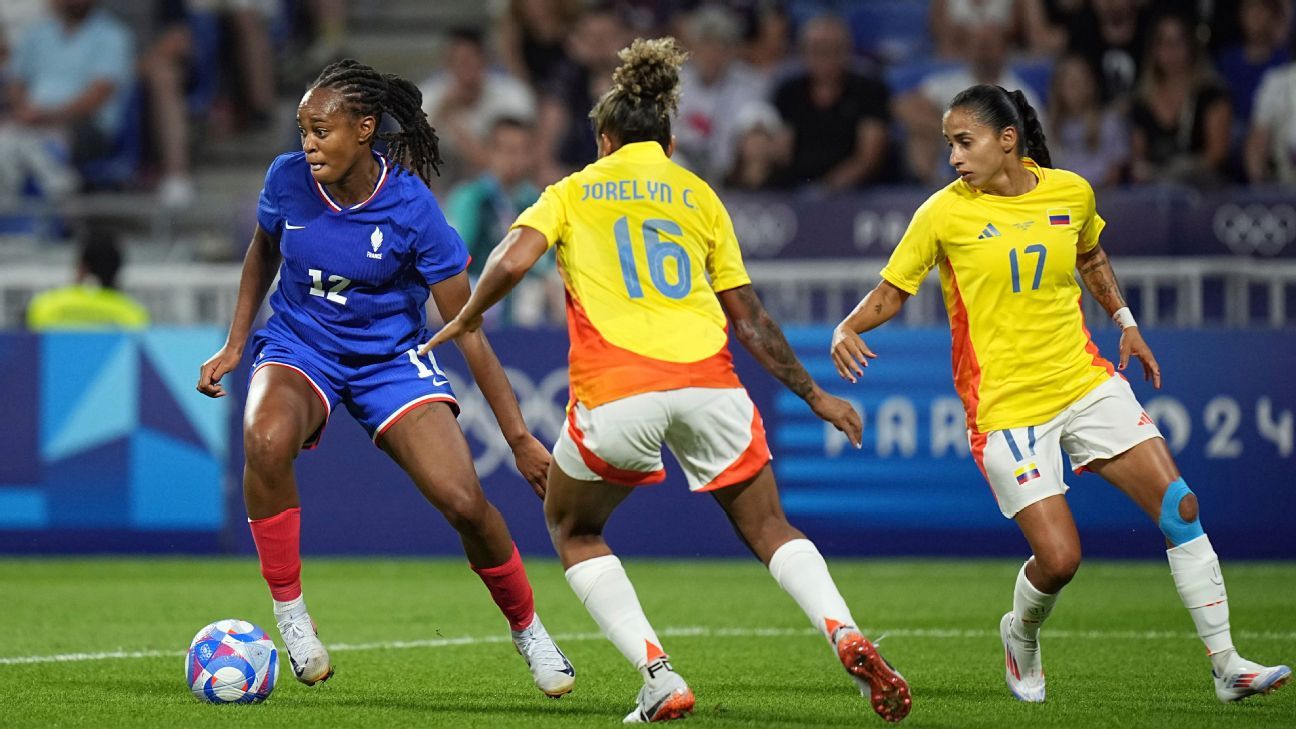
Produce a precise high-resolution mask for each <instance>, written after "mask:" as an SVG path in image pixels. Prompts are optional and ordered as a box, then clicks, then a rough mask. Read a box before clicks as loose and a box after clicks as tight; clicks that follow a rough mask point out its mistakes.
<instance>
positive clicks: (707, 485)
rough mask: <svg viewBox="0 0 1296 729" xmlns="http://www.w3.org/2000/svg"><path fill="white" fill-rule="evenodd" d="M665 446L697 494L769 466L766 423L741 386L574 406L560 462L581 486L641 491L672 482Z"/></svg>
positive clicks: (558, 448) (557, 455)
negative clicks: (594, 484)
mask: <svg viewBox="0 0 1296 729" xmlns="http://www.w3.org/2000/svg"><path fill="white" fill-rule="evenodd" d="M663 444H665V445H666V447H668V448H670V450H671V453H674V454H675V458H676V459H677V460H678V461H679V462H680V466H682V467H683V468H684V475H685V476H687V477H688V485H689V490H691V491H711V490H713V489H718V488H722V487H725V486H729V485H732V484H735V483H739V482H741V481H746V480H748V479H750V478H751V477H753V476H755V475H756V474H757V473H759V472H760V470H761V469H762V468H764V467H765V464H766V463H769V461H770V451H769V445H768V444H767V443H766V441H765V425H764V423H763V422H762V421H761V416H760V413H759V412H758V411H757V410H756V405H755V403H753V402H752V401H751V397H749V396H748V395H747V391H746V390H745V389H743V388H741V387H739V388H733V389H730V388H714V387H687V388H683V389H680V390H666V391H664V392H645V393H642V394H639V395H632V396H630V397H627V398H622V399H620V400H614V401H612V402H610V403H606V404H603V405H600V406H598V407H596V408H594V409H592V410H591V409H590V408H587V407H585V406H584V405H582V404H580V403H574V404H573V405H572V406H571V407H570V408H569V409H568V411H567V427H566V428H563V431H562V434H561V435H559V436H558V442H557V443H556V444H555V445H554V461H555V462H557V464H558V467H559V468H561V469H562V470H563V473H566V474H567V475H568V476H571V477H572V478H574V479H577V480H579V481H607V482H609V483H615V484H620V485H622V486H642V485H646V484H651V483H658V482H660V481H662V480H663V479H664V478H666V469H665V468H664V467H663V466H662V454H661V449H662V445H663Z"/></svg>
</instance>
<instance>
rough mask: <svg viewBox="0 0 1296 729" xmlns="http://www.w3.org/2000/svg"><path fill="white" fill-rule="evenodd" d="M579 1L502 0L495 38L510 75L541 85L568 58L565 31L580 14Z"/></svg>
mask: <svg viewBox="0 0 1296 729" xmlns="http://www.w3.org/2000/svg"><path fill="white" fill-rule="evenodd" d="M580 9H581V3H580V1H579V0H505V2H504V6H503V8H502V10H501V12H500V13H499V14H498V15H497V17H496V21H495V40H496V44H497V46H498V47H499V53H500V58H501V60H502V61H503V62H504V67H505V68H507V69H508V71H509V73H511V74H513V76H515V77H517V78H520V79H522V80H523V81H526V82H527V83H529V84H531V86H532V88H538V87H540V86H541V85H543V84H544V83H545V82H546V80H547V79H551V78H553V75H554V74H555V73H556V72H557V71H558V69H559V67H561V66H562V65H563V64H564V63H566V62H567V61H568V58H567V49H566V42H567V34H568V33H570V32H571V29H572V26H573V25H574V24H575V22H576V19H577V18H579V17H580Z"/></svg>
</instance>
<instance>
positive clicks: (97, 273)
mask: <svg viewBox="0 0 1296 729" xmlns="http://www.w3.org/2000/svg"><path fill="white" fill-rule="evenodd" d="M121 264H122V256H121V250H120V248H119V247H118V245H117V238H116V236H115V235H114V234H112V233H110V232H108V231H107V230H103V229H94V230H92V231H91V232H90V233H88V234H87V235H86V236H85V240H84V242H83V243H82V245H81V252H80V256H79V257H78V259H77V270H76V283H74V284H72V285H71V286H65V287H63V288H58V289H53V290H51V291H45V292H43V293H40V294H37V295H36V296H35V297H34V298H32V301H31V304H30V305H29V306H28V307H27V328H29V329H31V330H32V331H51V330H76V329H89V330H102V329H143V328H144V327H146V326H148V323H149V315H148V312H147V311H145V309H144V307H142V306H140V305H139V303H137V302H136V301H135V300H134V299H132V298H131V297H130V296H127V295H126V294H124V293H122V292H121V291H119V290H117V272H118V271H119V270H120V269H121Z"/></svg>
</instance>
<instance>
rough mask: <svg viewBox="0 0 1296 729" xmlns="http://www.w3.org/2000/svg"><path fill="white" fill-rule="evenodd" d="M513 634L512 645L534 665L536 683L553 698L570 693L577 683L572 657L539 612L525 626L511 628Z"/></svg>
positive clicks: (533, 675) (528, 664)
mask: <svg viewBox="0 0 1296 729" xmlns="http://www.w3.org/2000/svg"><path fill="white" fill-rule="evenodd" d="M509 632H510V633H511V634H512V635H513V645H515V646H517V651H518V653H521V654H522V657H523V658H525V659H526V662H527V666H528V667H530V669H531V676H532V677H533V678H534V679H535V685H536V687H537V688H539V689H540V690H541V691H543V692H544V693H545V695H546V696H548V697H549V698H551V699H557V698H561V697H562V696H563V695H565V694H569V693H571V690H572V688H574V687H575V686H576V669H574V668H572V664H571V661H569V660H567V656H565V655H563V652H562V651H561V650H559V649H558V644H557V643H554V640H553V638H551V637H549V631H547V630H545V627H544V623H541V622H540V616H539V615H536V616H534V617H533V618H532V619H531V624H530V625H529V626H527V627H526V628H525V629H524V630H513V631H509Z"/></svg>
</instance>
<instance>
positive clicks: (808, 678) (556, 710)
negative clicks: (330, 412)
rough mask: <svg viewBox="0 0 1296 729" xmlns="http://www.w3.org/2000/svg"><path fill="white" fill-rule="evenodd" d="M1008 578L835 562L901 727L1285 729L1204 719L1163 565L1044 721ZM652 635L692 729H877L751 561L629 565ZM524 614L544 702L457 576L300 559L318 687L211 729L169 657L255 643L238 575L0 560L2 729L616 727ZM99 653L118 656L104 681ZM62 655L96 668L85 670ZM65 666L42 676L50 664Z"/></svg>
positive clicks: (1108, 608) (1058, 631)
mask: <svg viewBox="0 0 1296 729" xmlns="http://www.w3.org/2000/svg"><path fill="white" fill-rule="evenodd" d="M1018 564H1019V563H1017V562H1011V561H919V560H875V561H849V560H840V559H837V560H830V567H831V568H832V570H833V573H834V575H835V577H836V578H837V582H838V584H839V585H840V586H841V587H842V591H843V592H844V593H845V595H846V598H847V600H848V602H849V603H850V604H851V607H852V609H853V611H854V613H855V616H856V618H857V620H859V621H860V623H861V624H862V626H863V627H865V628H866V630H867V631H868V632H869V633H870V634H871V635H873V636H874V637H876V636H878V635H880V634H882V633H886V634H887V637H886V639H885V640H884V641H883V642H882V645H881V647H882V650H883V653H884V654H885V655H886V656H887V657H888V659H890V660H891V661H892V662H893V663H894V664H895V665H896V666H897V667H898V668H899V669H900V670H901V671H903V672H904V673H905V675H906V676H907V677H908V679H909V680H910V682H911V684H912V686H913V695H914V709H913V713H912V714H911V715H910V716H909V719H908V720H907V721H906V722H905V724H904V725H905V726H910V727H996V728H1000V727H1029V728H1031V729H1036V728H1041V729H1042V728H1045V727H1173V728H1174V729H1189V728H1191V727H1211V728H1214V727H1248V728H1253V727H1294V726H1296V686H1289V687H1286V688H1284V689H1283V690H1280V691H1278V692H1277V693H1274V694H1272V695H1269V696H1261V697H1255V698H1252V699H1249V700H1247V701H1245V702H1242V703H1240V704H1234V705H1227V706H1226V705H1222V704H1220V703H1219V702H1217V701H1216V699H1215V696H1214V693H1213V691H1212V690H1211V682H1210V673H1209V664H1208V662H1207V661H1206V659H1205V657H1204V655H1203V650H1202V648H1201V646H1200V644H1199V642H1198V641H1197V639H1196V637H1195V636H1194V635H1193V634H1192V627H1191V622H1190V620H1189V618H1188V616H1187V615H1186V614H1185V613H1184V611H1183V609H1182V607H1180V605H1179V600H1178V598H1177V597H1176V596H1175V594H1174V588H1173V586H1172V584H1171V582H1170V577H1169V575H1168V571H1167V567H1166V565H1165V564H1164V563H1157V562H1146V563H1120V562H1094V563H1087V564H1085V565H1084V566H1083V567H1082V568H1081V570H1080V573H1079V575H1078V576H1077V578H1076V581H1075V582H1074V583H1073V584H1072V585H1071V587H1069V588H1068V589H1067V591H1066V593H1065V594H1064V595H1063V597H1062V599H1061V600H1060V602H1059V603H1058V606H1057V609H1056V611H1055V612H1054V614H1053V618H1052V619H1051V620H1050V621H1049V624H1048V626H1047V627H1046V628H1045V630H1044V633H1043V634H1042V640H1043V650H1044V658H1045V665H1046V667H1047V671H1048V680H1049V700H1048V703H1046V704H1043V705H1024V704H1020V703H1018V702H1016V701H1015V700H1013V699H1012V698H1011V697H1010V695H1009V694H1008V691H1007V689H1006V688H1005V687H1004V683H1003V664H1002V659H1001V652H1000V648H999V641H998V624H999V616H1000V615H1001V614H1002V613H1003V612H1004V610H1005V609H1007V607H1008V606H1009V603H1010V600H1011V593H1010V590H1011V586H1012V581H1013V578H1014V575H1015V573H1016V570H1017V567H1018ZM626 566H627V570H628V572H629V574H630V577H631V579H632V580H633V581H634V582H635V586H636V588H637V589H638V592H639V595H640V598H641V600H642V601H643V604H644V608H645V610H646V611H647V613H648V616H649V618H650V619H651V620H652V621H653V623H654V625H655V626H656V628H657V629H658V631H659V632H660V634H661V637H662V640H663V642H664V643H665V648H666V650H667V651H668V652H669V653H670V654H671V656H672V660H673V662H674V665H675V667H676V669H677V670H679V671H680V673H681V674H682V675H683V676H684V677H685V678H686V679H688V681H689V682H690V684H691V685H692V686H693V688H694V690H695V691H696V693H697V700H698V702H697V711H696V714H695V716H694V717H693V718H692V719H690V720H689V723H688V724H687V726H697V727H704V726H706V727H771V726H782V727H847V726H879V727H880V726H884V722H882V721H881V720H880V719H878V718H877V717H876V716H874V714H873V712H872V711H871V710H870V709H869V707H868V705H867V703H866V702H865V701H864V700H863V699H861V698H860V696H859V695H858V693H857V692H856V691H855V689H854V687H853V684H852V682H851V681H850V679H849V678H848V677H847V676H846V674H845V673H844V672H843V671H842V669H841V667H840V666H839V665H838V664H837V663H836V661H835V660H834V658H833V656H832V654H831V653H830V651H829V650H828V648H827V646H826V644H825V642H824V641H823V640H822V639H821V638H819V637H818V636H816V635H815V634H814V633H813V631H811V630H810V628H809V626H808V624H807V622H806V619H805V617H804V616H803V615H802V614H801V612H800V610H799V609H798V608H797V607H796V605H795V604H794V603H793V602H792V600H791V599H790V598H788V597H787V596H785V595H784V594H783V593H782V592H781V591H780V590H779V589H778V588H777V586H776V585H775V584H774V582H773V580H771V579H770V577H769V575H768V574H767V573H766V572H765V571H764V569H763V568H762V567H761V566H760V565H759V564H758V563H756V562H755V561H754V560H749V561H732V562H730V561H653V560H645V559H627V560H626ZM529 570H530V574H531V577H532V580H533V582H534V583H535V587H536V595H537V605H538V608H539V611H540V614H541V615H542V616H543V617H544V619H545V623H546V625H547V626H548V627H549V629H550V631H551V632H552V633H554V634H555V635H556V636H557V637H558V638H559V643H560V645H561V646H562V648H563V649H564V651H565V652H566V653H567V654H568V656H569V657H570V658H571V660H572V662H573V663H574V664H575V666H576V670H577V684H576V690H575V692H574V693H572V694H571V695H569V696H567V697H565V698H563V699H561V700H558V701H554V700H550V699H547V698H545V697H544V696H542V695H541V694H540V693H539V692H538V691H537V690H536V689H535V688H534V686H533V685H532V684H531V679H530V674H529V673H528V672H527V670H526V667H525V665H524V663H523V662H522V660H521V658H519V657H518V656H517V655H516V653H515V652H514V650H513V647H512V645H511V644H510V643H509V642H508V639H507V626H506V625H505V624H504V621H503V619H502V618H501V617H500V615H499V614H498V613H497V612H496V610H495V607H494V606H493V605H492V604H491V602H490V599H489V597H488V596H487V593H486V590H485V588H484V587H482V585H481V584H480V582H479V581H478V580H477V578H476V576H475V575H473V574H472V572H470V571H469V570H468V568H467V566H466V565H465V564H464V563H463V562H462V561H452V560H394V559H377V560H327V559H307V560H306V563H305V568H304V579H305V585H306V595H307V600H308V601H309V603H310V606H311V613H312V615H313V616H314V617H315V619H316V621H317V622H318V624H319V628H320V634H321V637H322V638H323V639H324V641H325V643H326V644H328V645H330V647H331V648H332V651H333V660H334V665H335V666H336V667H337V675H336V676H335V677H334V678H333V680H331V681H329V682H328V683H326V684H322V685H320V686H316V687H313V688H308V687H306V686H302V685H301V684H298V683H297V682H296V681H294V680H293V679H292V677H291V674H290V672H289V671H288V670H287V660H286V658H283V659H282V666H281V672H280V682H279V685H278V686H277V687H276V689H275V692H274V695H273V696H272V697H271V698H270V700H269V701H267V702H266V703H264V704H261V705H255V706H210V705H206V704H200V703H198V702H197V701H195V700H194V699H192V698H191V697H190V695H189V692H188V690H187V687H186V686H185V683H184V678H183V669H182V664H183V660H182V656H183V653H184V650H185V648H186V647H187V646H188V642H189V640H190V638H191V637H192V636H193V634H194V633H195V632H196V631H197V630H198V629H199V628H200V627H202V626H203V625H205V624H206V623H208V622H210V621H212V620H216V619H218V618H225V617H239V618H243V619H245V620H251V621H253V622H256V623H258V624H260V625H261V626H262V627H265V628H268V629H269V630H270V631H271V632H272V634H274V636H275V639H276V641H278V635H277V634H275V633H274V626H273V619H272V618H271V614H270V601H269V597H268V596H267V594H266V591H265V587H264V585H263V583H262V582H261V578H260V575H259V574H258V571H257V565H256V562H255V560H253V559H246V558H245V559H219V560H197V559H195V560H173V559H167V560H145V559H105V560H0V619H2V620H3V623H4V626H5V630H4V631H3V638H0V727H19V726H33V727H56V726H69V727H71V726H84V727H117V726H150V727H180V726H190V727H199V726H203V727H222V729H223V728H224V727H274V728H275V729H283V728H285V727H400V726H411V727H412V726H418V727H526V729H540V728H542V727H612V726H616V725H618V724H619V722H620V720H621V717H622V716H623V715H624V714H625V713H626V712H627V711H629V709H630V708H631V705H632V703H633V699H634V695H635V692H636V690H637V689H638V685H639V678H638V675H637V674H636V673H635V672H634V671H633V670H632V669H630V668H629V667H628V666H627V665H626V664H625V663H624V661H623V660H622V659H621V657H620V655H619V654H618V653H617V652H616V650H615V649H614V648H613V647H612V645H611V644H610V643H608V642H607V641H605V640H603V639H602V638H601V637H600V636H599V635H598V634H597V628H596V627H595V625H594V624H593V622H592V621H591V620H590V618H589V617H588V616H587V614H586V613H585V611H584V610H583V609H582V608H581V606H580V605H579V604H578V603H577V602H576V600H575V598H574V597H573V595H572V593H571V591H570V590H569V589H568V587H567V584H566V583H565V582H564V580H563V577H562V571H561V569H560V567H559V566H558V565H557V564H556V563H555V562H553V561H551V560H549V561H546V560H538V559H533V560H530V563H529ZM1224 572H1225V575H1226V577H1227V578H1228V588H1229V596H1230V605H1231V607H1232V613H1233V636H1234V639H1235V642H1236V643H1237V644H1238V645H1239V646H1240V647H1241V648H1242V650H1243V653H1244V655H1247V656H1248V657H1250V658H1252V659H1254V660H1257V661H1261V662H1265V663H1277V662H1287V663H1289V664H1290V663H1291V662H1292V661H1296V612H1294V611H1293V607H1294V604H1296V564H1291V563H1259V564H1254V563H1253V564H1226V565H1225V566H1224ZM105 653H116V654H117V655H116V656H113V657H103V655H102V654H105ZM73 654H99V655H94V656H92V655H81V656H76V655H73ZM55 656H58V657H61V658H62V659H63V660H55V659H54V658H52V657H55Z"/></svg>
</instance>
